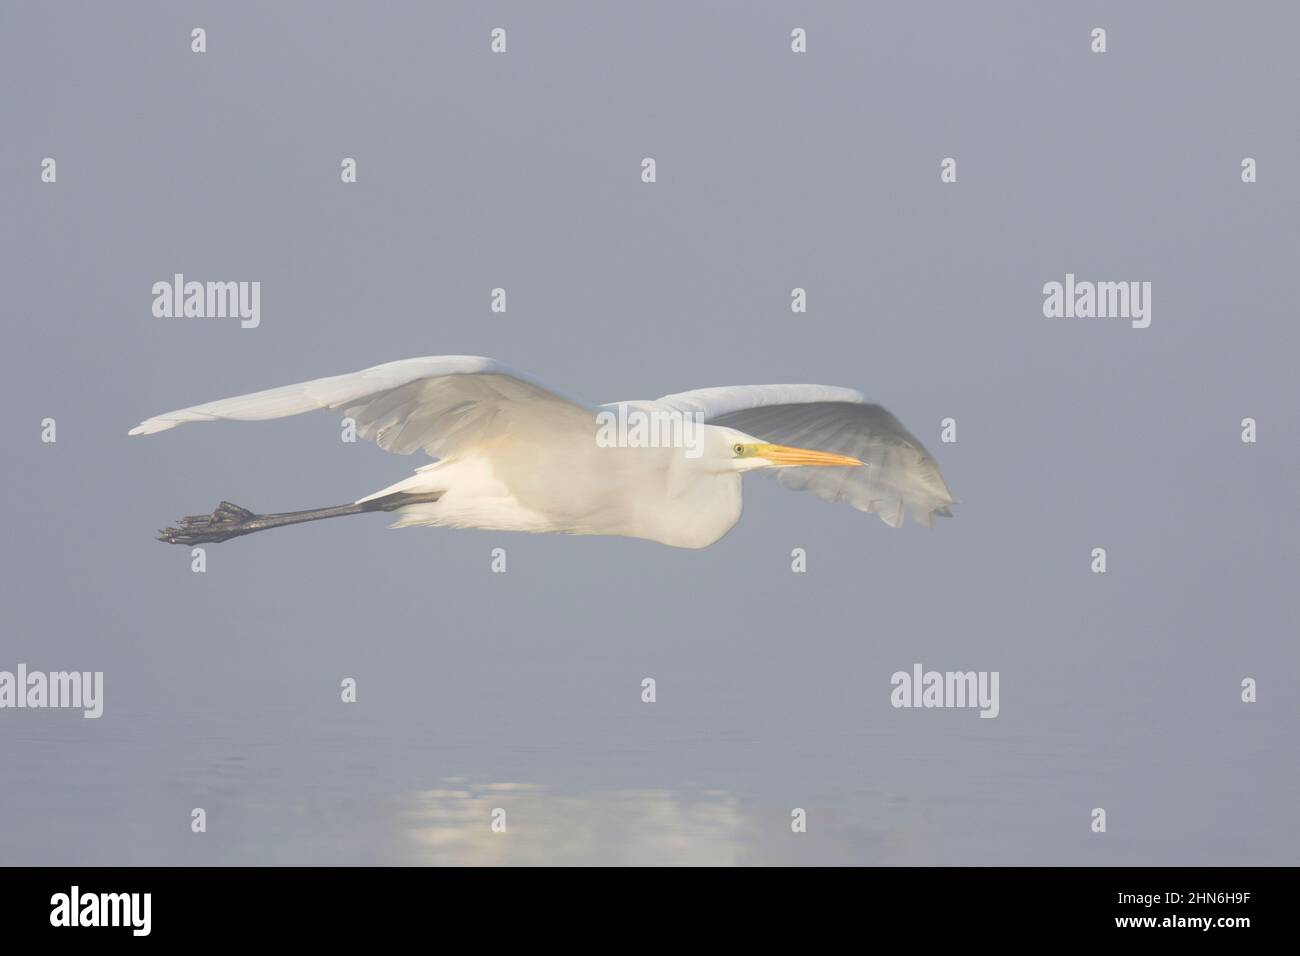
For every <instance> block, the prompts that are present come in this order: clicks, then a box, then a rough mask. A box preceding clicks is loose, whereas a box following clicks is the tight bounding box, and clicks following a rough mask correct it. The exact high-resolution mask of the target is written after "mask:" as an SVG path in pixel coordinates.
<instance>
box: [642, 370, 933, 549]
mask: <svg viewBox="0 0 1300 956" xmlns="http://www.w3.org/2000/svg"><path fill="white" fill-rule="evenodd" d="M640 404H642V405H645V404H647V403H640ZM649 404H653V405H655V406H658V407H661V408H667V409H670V410H674V411H679V412H690V413H696V414H700V415H703V416H704V418H703V420H704V421H705V422H707V423H708V424H711V425H725V426H726V427H728V428H735V429H737V430H739V431H742V432H745V433H746V434H749V435H753V436H754V437H756V438H761V439H763V440H764V441H768V442H772V443H775V444H779V445H793V446H795V447H797V448H814V449H817V450H819V451H833V452H838V453H839V454H842V455H852V456H853V457H855V458H858V459H860V460H861V461H863V462H865V463H866V466H867V467H865V468H776V469H771V470H764V471H763V473H764V474H769V475H774V476H775V477H776V479H777V481H779V482H780V483H781V484H782V485H784V486H785V487H787V488H793V489H796V490H800V491H803V490H807V491H811V492H813V493H814V494H816V495H817V496H818V497H820V498H824V499H825V500H826V501H845V502H848V503H849V504H851V505H853V507H855V508H857V509H858V510H860V511H867V512H873V513H875V514H877V515H879V516H880V520H882V521H884V522H885V523H886V524H888V525H890V526H892V527H895V528H897V527H898V526H900V525H901V524H902V523H903V515H904V513H905V512H911V514H912V518H913V519H914V520H915V521H917V522H919V523H920V524H923V525H925V526H926V527H929V526H930V525H931V524H932V523H933V517H932V516H933V515H936V514H938V515H942V516H944V517H951V515H952V512H951V511H949V510H948V506H949V505H951V504H952V503H953V502H954V500H955V499H954V498H953V496H952V492H951V491H949V490H948V485H947V484H946V483H945V482H944V480H943V475H942V474H940V472H939V466H938V465H937V464H935V461H934V459H933V458H932V457H931V456H930V453H929V452H927V451H926V450H925V446H923V445H922V444H921V443H920V442H919V441H918V440H917V439H916V437H915V436H914V435H912V434H911V433H910V432H908V430H907V429H906V428H904V427H903V425H902V423H901V422H900V421H899V420H898V419H897V418H895V417H894V416H893V415H891V414H889V412H887V411H885V409H883V408H881V407H880V406H879V405H872V404H869V403H868V402H867V400H866V398H865V397H863V395H862V393H861V392H857V391H855V390H853V389H851V388H837V387H835V386H832V385H736V386H729V387H724V388H702V389H698V390H696V391H693V392H680V393H678V394H676V395H665V396H664V397H663V398H661V399H659V400H658V401H656V402H653V403H649Z"/></svg>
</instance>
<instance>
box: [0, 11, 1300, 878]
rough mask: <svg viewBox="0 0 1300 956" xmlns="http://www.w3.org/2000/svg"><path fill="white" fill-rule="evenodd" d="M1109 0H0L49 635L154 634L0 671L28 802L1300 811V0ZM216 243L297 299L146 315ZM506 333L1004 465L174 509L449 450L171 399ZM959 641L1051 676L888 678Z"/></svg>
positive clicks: (18, 547) (241, 813) (390, 474)
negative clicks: (671, 534)
mask: <svg viewBox="0 0 1300 956" xmlns="http://www.w3.org/2000/svg"><path fill="white" fill-rule="evenodd" d="M1071 6H1072V8H1071V9H1066V8H1064V7H1063V6H1061V5H1056V4H1051V5H1048V4H1037V3H1029V2H1025V3H989V4H979V5H975V4H960V3H942V4H906V5H904V4H879V5H870V6H869V7H868V6H867V5H857V4H848V3H844V4H822V3H817V4H805V5H800V4H794V3H781V4H775V3H765V4H741V3H716V4H703V5H701V4H694V3H684V2H676V3H656V4H648V3H647V4H638V5H629V4H598V3H584V4H573V3H559V4H547V5H545V7H541V6H538V5H535V4H525V3H518V4H468V3H464V4H436V5H435V4H422V3H409V4H381V5H374V6H371V7H366V8H364V9H361V8H358V7H356V6H353V5H346V4H337V3H313V4H307V3H279V4H274V5H271V6H267V5H257V6H254V5H252V4H229V3H221V4H216V3H212V4H195V5H192V6H191V5H186V6H184V7H182V6H179V5H175V4H166V3H141V4H130V5H112V6H109V5H102V4H92V3H75V4H74V3H57V4H35V3H7V4H5V5H4V6H3V7H0V89H3V90H5V94H4V98H3V124H4V130H5V135H4V136H3V137H2V138H0V203H2V207H0V210H2V211H0V221H3V222H4V229H3V231H2V232H0V243H2V246H0V261H2V262H3V263H4V277H3V278H4V289H5V295H4V299H3V306H2V308H3V310H4V313H5V323H4V337H3V342H4V348H3V351H2V352H0V355H2V358H0V361H3V365H4V368H3V376H0V382H2V383H3V389H4V395H3V401H4V407H5V408H6V410H7V415H6V421H7V440H6V442H5V448H6V454H5V467H4V468H3V470H0V482H2V483H3V484H2V486H0V493H2V494H3V499H4V501H5V502H6V503H7V507H6V509H5V522H4V523H5V534H4V547H3V566H2V567H0V582H2V584H0V588H2V590H0V600H2V601H3V628H2V629H0V669H9V670H12V669H13V668H14V667H15V666H16V665H17V664H18V663H19V662H24V663H26V664H27V665H28V666H29V667H30V668H33V669H43V670H56V669H78V670H102V671H104V672H105V675H106V677H105V680H106V701H105V708H106V712H105V716H104V717H103V718H102V719H100V720H99V721H90V720H84V719H82V718H81V716H80V714H79V713H74V712H66V711H43V712H42V711H5V712H3V713H0V761H2V763H3V768H4V769H3V784H2V785H0V819H3V820H4V821H5V826H4V827H3V828H0V861H2V862H4V863H10V864H35V863H51V864H72V863H86V864H110V863H130V864H144V863H182V864H190V863H192V864H199V863H362V862H403V863H423V862H428V863H438V862H497V861H499V862H539V861H547V860H549V861H555V862H644V861H648V862H742V863H744V862H794V863H805V862H826V863H868V864H873V863H888V864H896V863H903V864H913V863H918V864H919V863H949V864H977V863H1000V864H1019V863H1039V864H1042V863H1047V864H1056V863H1081V864H1111V863H1117V864H1143V863H1146V864H1153V863H1166V864H1178V863H1189V864H1230V863H1251V864H1264V863H1267V864H1282V863H1291V864H1294V863H1296V862H1297V850H1298V849H1300V832H1298V830H1297V823H1296V818H1295V813H1294V808H1295V806H1296V804H1297V800H1298V798H1300V771H1298V770H1297V760H1296V751H1295V745H1294V740H1295V735H1296V731H1297V729H1298V727H1300V720H1298V717H1300V708H1298V706H1297V702H1296V695H1295V688H1296V686H1297V682H1298V681H1300V668H1298V667H1297V650H1296V639H1295V621H1296V618H1297V597H1296V594H1297V589H1296V587H1295V582H1294V579H1295V572H1296V551H1295V539H1294V535H1295V531H1296V474H1297V472H1298V471H1300V454H1298V453H1297V450H1296V449H1297V442H1296V437H1297V436H1296V431H1297V411H1296V405H1297V402H1296V379H1295V358H1294V356H1295V354H1296V346H1297V340H1296V339H1297V333H1296V316H1295V297H1294V274H1295V266H1296V252H1297V225H1296V222H1297V219H1296V213H1297V198H1300V185H1298V182H1300V181H1298V180H1297V178H1296V176H1295V165H1296V162H1297V155H1298V153H1300V124H1297V122H1296V120H1297V116H1296V110H1295V92H1296V89H1297V80H1300V61H1297V59H1296V57H1295V55H1294V49H1293V38H1294V36H1295V34H1296V30H1297V28H1298V27H1300V13H1297V10H1296V8H1295V6H1294V5H1292V4H1288V3H1257V4H1250V3H1247V4H1236V5H1232V6H1231V7H1225V6H1223V5H1220V4H1208V3H1206V4H1174V3H1151V4H1140V5H1138V4H1119V3H1113V4H1108V3H1099V4H1089V5H1086V6H1085V5H1081V4H1076V5H1071ZM194 26H203V27H204V28H206V29H207V31H208V52H207V53H206V54H205V55H194V54H192V53H191V52H190V49H189V45H190V40H189V33H190V30H191V28H192V27H194ZM497 26H501V27H504V28H506V29H507V30H508V37H509V52H508V53H507V54H506V55H504V56H494V55H491V54H490V53H489V52H488V43H489V31H490V30H491V29H492V28H493V27H497ZM795 26H801V27H804V28H805V29H807V31H808V35H809V52H808V53H807V54H806V55H802V56H797V55H794V54H792V53H791V52H790V50H789V33H790V30H791V28H793V27H795ZM1094 26H1103V27H1105V28H1106V29H1107V30H1108V36H1109V46H1110V52H1108V53H1107V54H1105V55H1100V56H1099V55H1094V54H1092V53H1091V52H1089V32H1090V30H1091V28H1092V27H1094ZM45 156H52V157H54V158H56V160H57V162H58V176H59V180H58V183H57V185H53V186H51V185H44V184H42V183H41V182H40V180H39V164H40V161H41V159H42V157H45ZM345 156H351V157H355V158H356V159H357V161H358V164H359V179H360V181H359V182H358V183H357V184H356V185H351V186H345V185H343V184H341V183H340V181H339V170H340V167H339V163H340V160H341V159H342V158H343V157H345ZM644 156H653V157H655V159H656V160H657V161H658V173H659V182H658V183H657V184H656V185H653V186H646V185H643V184H642V183H641V182H640V178H639V172H640V161H641V159H642V157H644ZM946 156H953V157H956V159H957V161H958V175H959V181H958V183H957V184H956V185H951V186H949V185H942V184H941V183H940V182H939V178H938V177H939V163H940V160H941V159H942V158H943V157H946ZM1243 156H1253V157H1255V158H1256V159H1257V160H1258V162H1259V177H1260V180H1259V182H1258V183H1257V184H1255V185H1250V186H1247V185H1243V184H1242V183H1241V182H1240V177H1239V173H1240V161H1241V159H1242V157H1243ZM1067 271H1072V272H1074V273H1076V275H1078V276H1079V277H1080V278H1088V279H1109V280H1130V279H1131V280H1150V281H1151V282H1152V283H1153V286H1154V288H1153V322H1152V325H1151V328H1150V329H1148V330H1145V331H1137V330H1133V329H1130V328H1129V327H1128V324H1127V323H1126V322H1123V321H1119V320H1077V321H1068V320H1057V321H1053V320H1048V319H1045V318H1044V317H1043V316H1042V313H1041V307H1042V293H1041V288H1042V285H1043V283H1044V282H1047V281H1049V280H1052V279H1057V280H1060V279H1062V278H1063V276H1064V274H1065V273H1066V272H1067ZM175 272H183V273H185V275H186V276H187V278H192V279H198V280H227V279H229V280H260V281H261V282H262V310H263V316H262V325H261V328H259V329H257V330H256V331H245V330H241V329H240V328H239V327H238V323H237V322H236V321H234V320H183V319H178V320H163V319H155V318H153V317H152V315H151V314H150V305H151V300H152V297H151V294H150V286H151V285H152V283H154V282H155V281H158V280H166V279H169V278H170V277H171V276H172V274H173V273H175ZM495 286H504V287H505V288H506V289H507V290H508V296H509V312H508V313H507V314H506V315H493V314H491V313H490V312H489V309H488V304H489V291H490V289H492V288H493V287H495ZM794 286H803V287H805V288H807V289H808V295H809V312H808V314H807V315H792V314H791V312H790V310H789V293H790V289H791V288H792V287H794ZM455 353H469V354H483V355H489V356H493V357H496V358H499V359H502V360H504V361H506V362H509V363H511V364H513V365H515V366H517V367H520V368H523V369H525V370H527V371H530V372H532V373H534V374H536V375H538V376H539V377H541V378H542V379H543V380H545V381H547V382H549V383H551V384H553V385H554V386H556V387H557V388H559V389H561V390H563V391H565V392H566V393H569V394H572V395H575V396H578V397H582V398H585V399H587V400H590V401H593V402H601V401H613V400H617V399H631V398H652V397H655V396H658V395H661V394H664V393H667V392H672V391H678V390H681V389H687V388H695V387H703V386H709V385H722V384H741V383H760V382H816V383H825V384H835V385H847V386H853V387H857V388H861V389H862V390H863V391H865V392H866V393H867V394H868V395H869V396H871V397H872V398H873V399H875V400H878V401H880V402H882V403H883V404H884V405H885V406H886V407H888V408H889V409H890V410H891V411H893V412H894V413H895V414H897V415H898V416H899V417H900V418H901V419H902V420H903V422H904V423H905V424H906V425H907V426H908V427H909V428H910V429H912V430H913V431H914V432H916V433H917V434H918V435H919V436H921V437H922V438H923V440H924V441H925V442H926V443H927V444H928V446H929V447H930V449H931V450H932V451H933V452H934V453H935V454H936V456H937V457H938V459H939V461H940V463H941V465H942V467H943V470H944V473H945V475H946V477H947V479H948V481H949V483H950V485H951V486H952V488H953V490H954V492H955V493H956V494H957V496H958V497H959V498H960V499H961V502H962V503H961V505H960V506H958V507H957V508H956V509H955V511H956V515H957V516H956V518H955V519H954V520H952V521H945V522H942V523H941V524H940V525H939V526H938V527H937V528H935V529H934V530H933V531H930V532H927V531H925V530H924V529H921V528H919V527H917V526H915V525H912V524H911V523H910V522H909V524H908V525H907V526H906V527H905V528H903V529H902V530H898V531H894V530H891V529H889V528H887V527H886V526H884V525H883V524H881V523H880V522H879V521H878V520H876V519H875V518H874V517H867V516H864V515H861V514H859V513H857V512H855V511H852V510H851V509H848V508H842V507H841V508H836V507H832V506H830V505H827V504H825V503H824V502H821V501H819V500H816V499H815V498H812V497H810V496H805V495H796V494H792V493H790V492H787V491H784V490H782V489H781V488H779V487H778V486H777V485H776V484H775V483H773V482H770V481H766V480H763V479H756V478H750V479H747V480H746V488H745V496H746V497H745V504H746V513H745V516H744V518H743V519H742V521H741V523H740V525H739V526H738V527H737V528H736V529H735V530H734V531H733V532H732V533H731V534H730V535H729V536H727V537H726V538H724V539H723V540H722V541H721V542H719V543H718V544H717V545H715V546H714V547H712V548H709V549H707V550H704V551H700V552H691V551H680V550H672V549H668V548H664V547H661V546H658V545H654V544H650V543H647V542H641V541H633V540H622V539H613V538H608V539H607V538H568V537H558V536H542V537H532V536H527V535H521V534H502V533H488V532H472V531H461V532H457V531H440V530H431V531H430V530H414V531H387V530H385V527H384V525H385V523H386V522H385V519H384V518H382V517H374V518H371V517H362V518H351V519H347V520H341V521H337V522H325V523H322V524H320V525H315V526H305V527H301V528H294V529H288V530H284V531H277V532H275V533H271V534H267V535H258V536H256V537H252V538H247V539H243V540H239V541H235V542H231V543H228V544H225V545H216V546H212V547H210V548H209V549H208V571H207V573H206V574H202V575H199V574H193V573H191V571H190V560H189V556H188V551H187V550H184V549H181V548H175V547H166V546H163V545H160V544H158V543H157V542H155V541H154V540H153V539H152V532H153V530H154V529H156V528H159V527H161V526H163V525H164V524H166V523H168V522H170V521H171V520H173V519H174V518H176V517H178V516H180V515H184V514H191V513H196V512H201V511H208V510H210V509H211V507H212V506H213V505H215V504H216V503H217V501H219V500H220V499H222V498H227V499H229V500H231V501H234V502H236V503H239V504H242V505H246V506H249V507H251V508H253V509H255V510H263V511H276V510H288V509H293V508H303V507H312V506H318V505H324V504H333V503H338V502H341V501H349V500H352V499H354V498H356V497H357V496H359V495H361V494H364V493H368V492H370V491H373V490H376V489H378V488H380V487H382V486H383V485H385V484H387V483H389V482H392V481H395V480H397V479H398V478H400V477H402V476H404V475H405V474H408V473H409V472H410V470H411V469H412V468H414V467H416V466H417V465H418V464H420V463H422V460H423V459H421V458H419V457H411V458H398V457H394V456H390V455H387V454H385V453H383V452H381V451H379V450H378V449H376V448H375V447H373V446H371V445H368V444H357V445H348V444H344V443H342V442H341V441H340V440H339V427H338V421H337V419H335V418H333V417H331V416H330V415H315V416H305V417H300V418H295V419H288V420H284V421H277V422H271V423H264V424H248V425H226V424H217V425H200V426H189V427H186V428H183V429H180V430H177V431H175V432H170V433H167V434H165V435H159V436H156V437H153V438H148V439H134V438H133V439H129V440H128V438H127V436H126V432H127V429H128V428H130V427H131V426H133V425H134V424H135V423H137V422H138V421H140V420H141V419H142V418H145V417H146V416H148V415H151V414H155V413H158V412H161V411H165V410H167V409H171V408H175V407H179V406H183V405H189V404H193V403H196V402H201V401H206V400H210V399H214V398H219V397H223V396H227V395H233V394H237V393H241V392H245V391H251V390H255V389H259V388H264V387H269V386H272V385H279V384H284V383H288V382H293V381H299V380H302V379H305V378H311V377H315V376H319V375H325V374H334V373H339V372H345V371H351V370H354V369H359V368H362V367H365V366H368V365H372V364H376V363H379V362H385V361H390V360H393V359H398V358H404V357H408V356H416V355H426V354H455ZM46 416H52V417H54V418H56V419H57V421H58V443H57V444H56V445H53V446H47V445H43V444H41V443H40V441H39V440H38V435H39V423H40V420H41V419H42V418H44V417H46ZM947 416H952V417H954V418H956V419H957V422H958V437H959V442H958V443H957V444H955V445H943V444H941V443H940V442H939V441H938V431H939V422H940V420H941V419H942V418H944V417H947ZM1245 416H1253V417H1255V418H1257V419H1258V420H1259V443H1258V444H1257V445H1253V446H1249V445H1243V444H1242V443H1241V442H1240V440H1239V432H1240V426H1239V423H1240V421H1241V419H1242V418H1243V417H1245ZM1097 546H1102V547H1105V548H1107V549H1108V552H1109V568H1110V570H1109V573H1107V574H1105V575H1094V574H1091V573H1090V572H1089V567H1088V566H1089V553H1090V551H1091V549H1092V548H1093V547H1097ZM494 547H504V548H506V549H507V551H508V561H509V571H508V573H507V574H505V575H496V574H491V573H489V572H488V566H489V555H490V551H491V549H492V548H494ZM794 547H801V548H804V549H806V550H807V553H808V573H807V574H802V575H797V574H792V573H791V572H790V551H791V549H792V548H794ZM918 661H919V662H921V663H923V664H924V665H925V666H926V667H927V668H936V669H940V670H946V669H977V670H998V671H1000V672H1001V715H1000V716H999V717H998V718H997V719H996V720H981V719H979V718H978V717H977V716H976V713H975V712H974V711H952V710H946V711H915V710H911V711H906V710H894V709H893V708H891V707H890V705H889V690H890V687H889V677H890V675H891V674H892V673H893V672H894V671H896V670H900V669H902V670H906V669H908V668H909V667H910V666H911V665H912V663H913V662H918ZM645 676H652V677H654V678H655V679H656V680H657V682H658V697H659V700H658V703H656V704H654V705H653V706H650V705H645V704H642V703H641V702H640V681H641V679H642V678H643V677H645ZM1245 676H1253V677H1255V678H1256V679H1257V680H1258V681H1259V694H1260V700H1259V702H1258V703H1257V704H1254V705H1250V706H1247V705H1245V704H1243V703H1241V702H1240V699H1239V694H1240V687H1239V684H1240V681H1241V679H1242V678H1243V677H1245ZM344 677H355V678H356V679H357V681H358V697H359V701H358V703H357V704H355V705H351V706H344V705H343V704H341V703H340V702H339V682H340V681H341V680H342V679H343V678H344ZM495 806H502V807H504V808H505V809H506V810H507V813H508V821H509V833H508V834H507V835H506V836H492V835H490V834H489V832H488V823H489V816H488V814H489V811H490V809H491V808H492V807H495ZM796 806H797V807H804V808H806V809H807V810H808V813H809V832H808V833H807V834H805V835H802V836H795V835H793V834H791V833H790V829H789V819H790V817H789V814H790V810H791V808H793V807H796ZM1098 806H1100V807H1104V808H1106V810H1107V812H1108V815H1109V820H1108V823H1109V832H1108V833H1106V834H1105V835H1101V836H1098V835H1095V834H1092V833H1091V832H1089V812H1090V810H1091V809H1092V808H1093V807H1098ZM192 807H203V808H205V809H206V811H207V814H208V832H207V833H206V834H203V835H195V834H192V833H191V832H190V828H189V821H190V809H191V808H192Z"/></svg>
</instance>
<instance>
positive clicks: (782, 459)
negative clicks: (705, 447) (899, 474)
mask: <svg viewBox="0 0 1300 956" xmlns="http://www.w3.org/2000/svg"><path fill="white" fill-rule="evenodd" d="M717 431H718V432H719V433H720V434H719V435H717V436H715V440H718V441H720V442H724V443H725V444H723V449H724V450H723V451H722V452H721V457H722V458H723V460H724V461H726V463H727V466H728V467H729V468H730V469H731V470H732V471H750V470H751V469H754V468H795V467H804V468H806V467H809V466H822V467H836V468H857V467H860V466H861V465H862V464H863V463H862V462H861V461H859V460H858V459H856V458H851V457H849V456H848V455H840V454H837V453H836V452H833V451H816V450H814V449H811V448H792V447H790V446H789V445H773V444H771V443H769V442H765V441H763V440H762V439H760V438H755V437H754V436H753V435H746V434H745V433H744V432H740V431H736V429H734V428H719V429H717ZM724 470H725V468H724Z"/></svg>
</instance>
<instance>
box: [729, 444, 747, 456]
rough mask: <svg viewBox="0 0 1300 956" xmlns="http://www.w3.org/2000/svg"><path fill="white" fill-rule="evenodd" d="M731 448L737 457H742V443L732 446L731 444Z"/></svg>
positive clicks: (743, 447)
mask: <svg viewBox="0 0 1300 956" xmlns="http://www.w3.org/2000/svg"><path fill="white" fill-rule="evenodd" d="M731 450H732V451H734V452H735V453H736V457H737V458H741V457H743V456H744V454H745V446H744V445H732V446H731Z"/></svg>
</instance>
